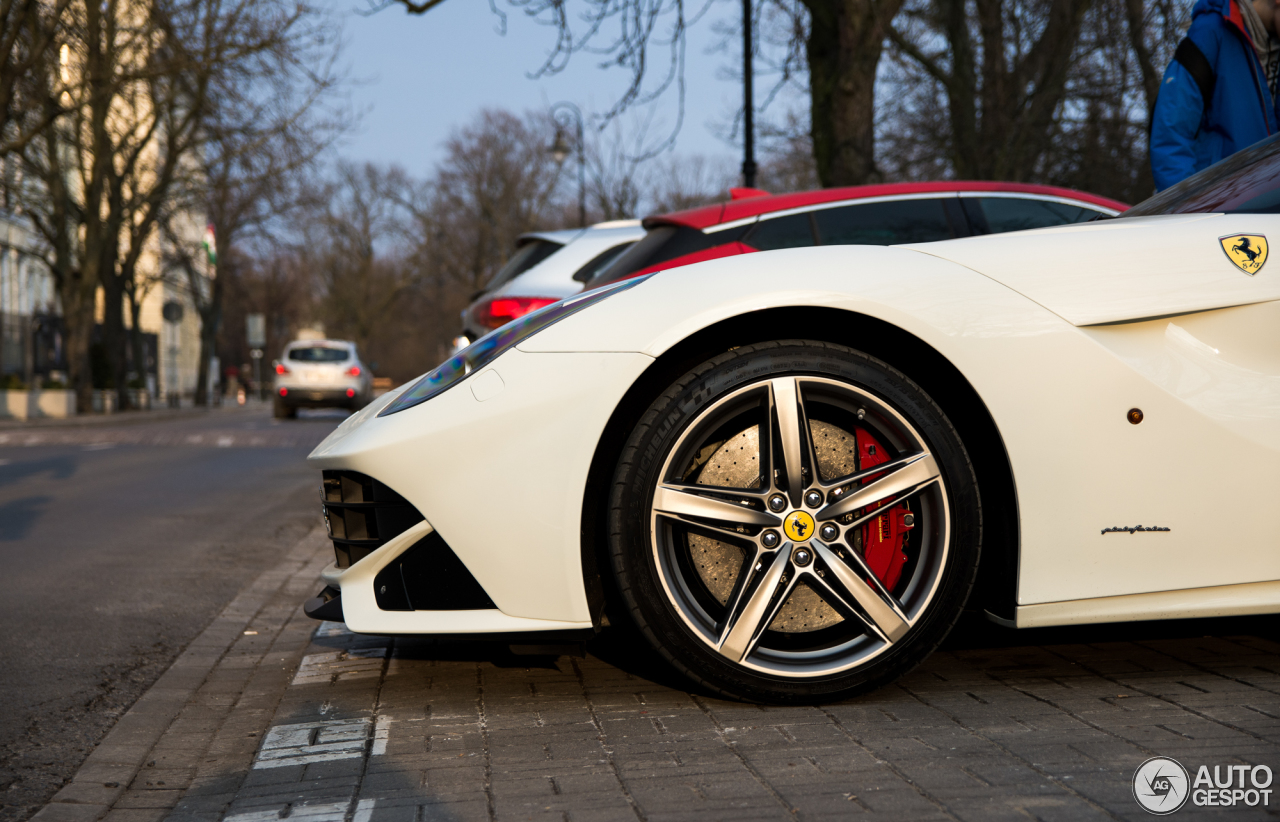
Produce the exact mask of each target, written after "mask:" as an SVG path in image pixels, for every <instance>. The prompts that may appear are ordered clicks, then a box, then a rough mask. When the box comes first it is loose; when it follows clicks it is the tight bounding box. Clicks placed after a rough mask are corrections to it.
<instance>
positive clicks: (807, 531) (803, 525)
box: [782, 511, 813, 542]
mask: <svg viewBox="0 0 1280 822" xmlns="http://www.w3.org/2000/svg"><path fill="white" fill-rule="evenodd" d="M782 530H783V531H786V532H787V538H788V539H790V540H791V541H792V542H804V541H805V540H807V539H809V537H810V536H812V535H813V517H811V516H809V515H808V514H807V513H805V512H804V511H792V512H791V513H790V514H788V515H787V518H786V520H785V521H783V523H782Z"/></svg>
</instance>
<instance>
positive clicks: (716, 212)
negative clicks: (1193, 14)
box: [644, 12, 1238, 229]
mask: <svg viewBox="0 0 1280 822" xmlns="http://www.w3.org/2000/svg"><path fill="white" fill-rule="evenodd" d="M1237 13H1238V12H1237ZM959 191H997V192H1007V193H1013V194H1039V195H1041V196H1044V197H1066V198H1069V199H1072V200H1080V201H1081V202H1085V203H1091V204H1093V205H1096V206H1101V207H1103V208H1110V209H1114V210H1116V211H1124V210H1125V209H1127V208H1128V207H1129V206H1128V205H1126V204H1125V203H1122V202H1119V201H1118V200H1112V199H1109V198H1107V197H1099V196H1098V195H1096V194H1090V193H1088V192H1085V191H1076V190H1075V189H1070V188H1058V187H1057V186H1041V185H1031V184H1028V183H993V182H988V181H976V180H975V181H964V180H961V181H956V180H948V181H945V182H934V183H892V184H884V185H871V186H850V187H847V188H824V189H819V190H817V191H801V192H797V193H794V194H772V195H769V196H762V197H751V198H749V199H745V200H733V201H730V202H727V203H716V204H714V205H709V206H703V207H701V208H691V209H689V210H687V211H673V212H671V213H669V214H656V215H654V216H652V217H646V218H645V219H644V227H645V228H653V227H654V226H660V225H680V226H687V227H689V228H696V229H706V228H711V227H713V226H717V225H720V224H721V223H730V222H733V221H735V220H743V219H747V218H749V217H755V216H758V215H760V214H771V213H773V212H775V211H786V210H788V209H792V208H804V207H806V206H815V205H823V204H825V203H837V202H841V201H843V200H862V199H866V198H868V197H894V196H903V195H908V194H946V193H949V192H959Z"/></svg>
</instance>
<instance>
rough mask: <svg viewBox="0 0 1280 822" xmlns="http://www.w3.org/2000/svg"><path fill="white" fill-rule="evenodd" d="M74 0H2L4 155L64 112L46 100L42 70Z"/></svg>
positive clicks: (0, 151) (0, 152)
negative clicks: (41, 80) (40, 80)
mask: <svg viewBox="0 0 1280 822" xmlns="http://www.w3.org/2000/svg"><path fill="white" fill-rule="evenodd" d="M70 5H71V0H52V2H51V1H50V0H0V158H3V157H4V156H5V155H7V154H11V153H13V152H16V151H21V150H22V148H23V147H24V146H25V145H26V144H27V143H28V142H30V141H31V140H32V139H34V138H35V137H36V135H37V134H39V133H40V130H41V129H42V128H43V127H45V126H47V125H49V123H50V122H51V121H52V120H53V119H54V118H56V117H58V116H59V115H61V114H62V113H63V111H62V109H61V108H60V107H59V106H57V105H54V106H52V107H47V106H44V105H42V103H43V102H44V101H43V100H42V99H41V98H42V95H41V86H40V82H39V79H38V78H39V74H40V73H41V72H42V71H43V70H44V64H45V63H46V61H47V60H48V59H49V57H50V54H51V52H56V50H57V48H58V44H59V42H60V40H61V38H62V37H63V36H64V32H63V27H64V25H65V24H66V22H67V10H68V8H69V7H70Z"/></svg>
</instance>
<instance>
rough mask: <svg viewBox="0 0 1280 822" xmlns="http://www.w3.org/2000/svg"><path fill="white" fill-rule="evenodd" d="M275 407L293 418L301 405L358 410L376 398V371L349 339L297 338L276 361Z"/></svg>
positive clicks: (280, 414) (280, 416)
mask: <svg viewBox="0 0 1280 822" xmlns="http://www.w3.org/2000/svg"><path fill="white" fill-rule="evenodd" d="M272 394H273V395H274V397H275V400H274V410H275V416H276V418H277V419H293V418H294V417H297V416H298V409H299V408H349V409H351V410H352V411H356V410H359V409H361V408H363V407H364V406H365V405H367V404H368V403H369V400H370V399H372V398H373V374H372V373H370V371H369V368H368V366H366V365H365V364H364V363H362V362H360V355H359V353H358V352H357V351H356V344H355V343H353V342H349V341H347V340H295V341H294V342H291V343H289V344H288V345H287V346H285V349H284V354H283V355H282V356H281V357H280V359H278V360H276V362H275V383H274V385H273V391H272Z"/></svg>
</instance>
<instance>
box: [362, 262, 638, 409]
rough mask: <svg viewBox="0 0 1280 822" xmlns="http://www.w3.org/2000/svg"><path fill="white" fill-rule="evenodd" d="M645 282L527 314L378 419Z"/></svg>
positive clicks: (482, 340)
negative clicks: (593, 306) (592, 306)
mask: <svg viewBox="0 0 1280 822" xmlns="http://www.w3.org/2000/svg"><path fill="white" fill-rule="evenodd" d="M647 279H649V278H648V277H635V278H634V279H630V280H623V281H622V282H620V283H617V284H614V285H607V286H604V287H603V288H597V289H595V290H594V291H588V292H587V293H586V294H580V295H578V296H576V297H570V298H569V299H567V300H561V301H560V302H558V303H552V304H551V305H549V306H547V307H545V308H540V309H538V310H537V311H534V312H533V313H531V314H526V315H524V316H523V317H521V318H519V319H517V320H513V321H511V322H509V323H507V324H506V325H504V326H502V327H501V328H499V329H497V330H496V331H490V332H489V333H488V334H485V335H484V336H483V337H481V338H480V339H478V340H476V341H475V342H473V343H472V344H471V345H469V346H467V347H466V348H464V349H463V350H461V351H459V352H458V353H457V354H456V355H455V356H452V357H450V358H449V359H447V360H445V361H444V363H443V364H442V365H440V366H439V367H437V368H436V369H435V370H433V371H431V372H429V373H428V374H427V375H426V376H425V377H423V378H422V379H420V380H418V382H417V384H415V385H414V386H413V388H410V389H409V390H408V391H406V392H404V393H403V394H401V395H400V396H399V397H398V398H397V399H396V401H395V402H393V403H391V404H390V405H388V406H387V407H386V408H384V409H383V410H382V413H380V414H378V416H379V417H385V416H387V415H388V414H394V413H396V412H397V411H403V410H405V409H406V408H412V407H413V406H415V405H419V404H421V403H424V402H426V401H427V400H429V399H431V398H432V397H434V396H436V395H437V394H441V393H443V392H445V391H447V390H448V389H449V388H451V387H453V386H455V385H457V384H458V383H460V382H462V381H463V380H465V379H466V378H467V375H469V374H471V373H472V372H473V371H478V370H480V369H481V368H483V367H484V366H486V365H488V364H489V363H490V362H492V361H493V360H495V359H497V358H498V356H499V355H501V354H503V353H504V352H506V351H507V350H508V349H511V348H515V347H516V346H517V345H519V344H520V343H522V342H524V341H525V340H527V339H529V338H530V337H532V336H533V335H534V334H537V333H538V332H539V331H541V330H542V329H544V328H547V327H548V326H551V325H555V324H556V323H558V322H560V321H561V320H563V319H564V318H565V317H568V316H569V315H571V314H576V313H578V312H579V311H581V310H582V309H584V308H586V307H587V306H589V305H594V304H596V303H598V302H600V301H601V300H603V299H604V298H606V297H612V296H613V295H614V294H617V293H618V292H620V291H626V290H627V289H628V288H634V287H635V286H637V285H639V284H640V283H642V282H644V281H645V280H647Z"/></svg>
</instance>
